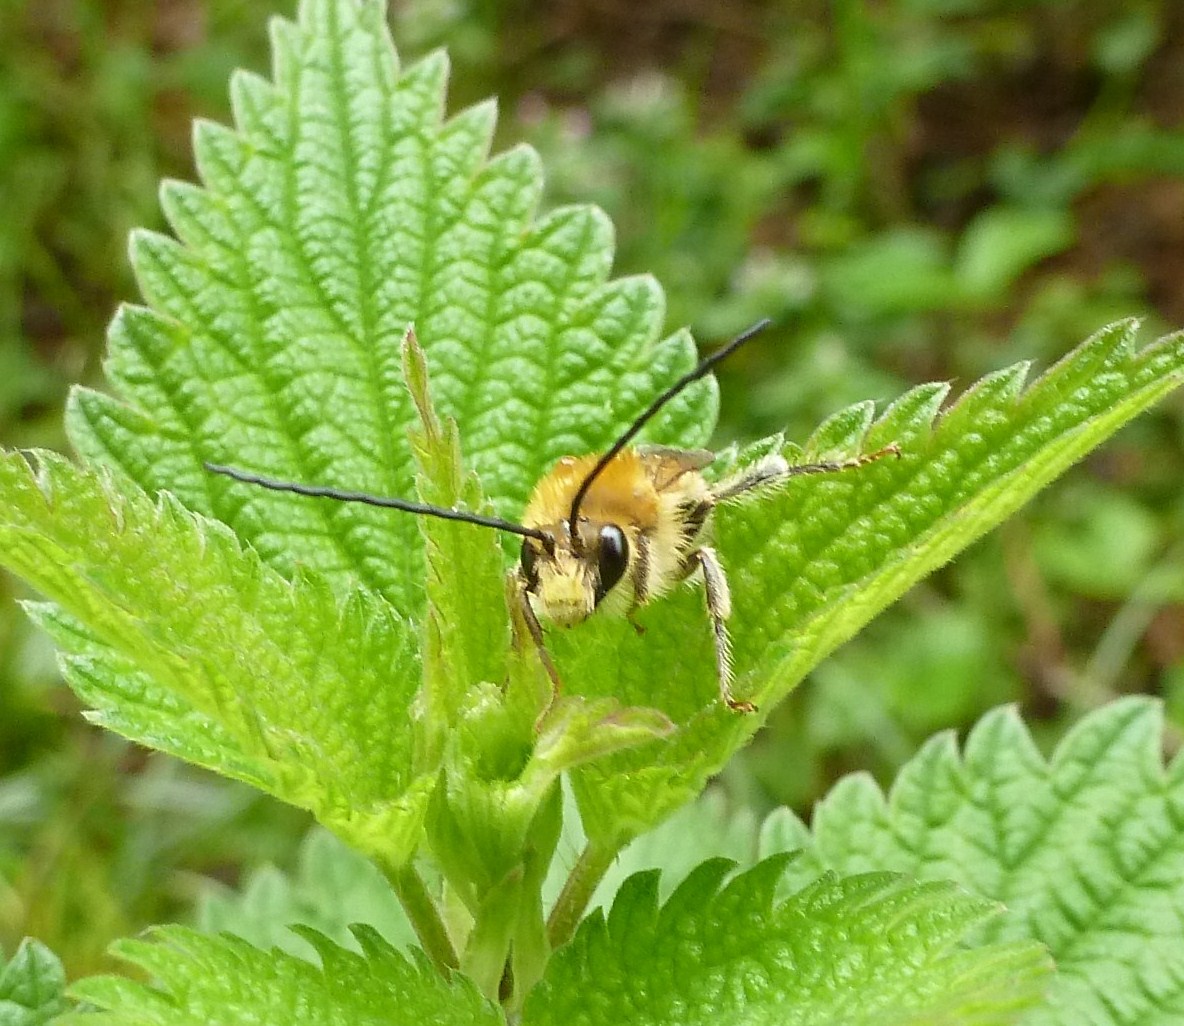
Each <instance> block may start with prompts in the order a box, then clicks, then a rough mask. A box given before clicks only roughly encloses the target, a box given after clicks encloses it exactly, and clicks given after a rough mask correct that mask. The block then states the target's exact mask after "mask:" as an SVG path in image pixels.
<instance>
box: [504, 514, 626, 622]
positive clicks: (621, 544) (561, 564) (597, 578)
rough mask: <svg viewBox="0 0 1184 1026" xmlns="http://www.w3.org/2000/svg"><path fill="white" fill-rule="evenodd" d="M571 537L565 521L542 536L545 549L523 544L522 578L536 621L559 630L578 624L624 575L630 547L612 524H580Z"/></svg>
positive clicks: (528, 542) (534, 543)
mask: <svg viewBox="0 0 1184 1026" xmlns="http://www.w3.org/2000/svg"><path fill="white" fill-rule="evenodd" d="M579 527H580V531H579V536H578V538H576V539H573V538H572V536H571V533H570V531H569V530H568V522H567V521H566V520H564V521H561V522H560V523H558V524H556V525H555V528H554V529H553V530H548V531H546V532H545V533H546V534H547V535H548V537H549V538H551V539H552V543H551V544H550V545H540V544H539V543H538V542H537V541H536V540H535V539H533V538H524V539H523V540H522V557H521V566H522V576H523V578H524V579H525V581H526V592H527V594H528V595H530V596H531V600H532V602H533V604H534V606H535V610H536V612H537V613H538V614H539V616H540V617H543V618H546V619H548V620H551V621H552V622H554V623H557V624H559V625H560V626H563V627H571V626H574V625H575V624H577V623H581V622H582V621H584V620H586V619H587V618H588V617H589V616H591V615H592V611H593V610H594V609H596V607H597V606H599V605H600V603H601V602H602V601H603V600H604V598H605V597H606V596H607V595H608V594H609V593H610V592H611V591H612V590H613V588H615V587H616V585H617V584H619V583H620V581H621V580H622V579H623V578H624V577H625V575H626V573H627V571H628V570H629V566H630V564H631V563H632V560H633V547H632V546H631V545H630V543H629V539H628V537H627V536H626V534H625V531H624V530H623V529H622V528H621V527H619V526H618V525H616V524H593V523H589V522H588V521H587V520H582V521H581V522H580V525H579Z"/></svg>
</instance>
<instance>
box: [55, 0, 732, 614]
mask: <svg viewBox="0 0 1184 1026" xmlns="http://www.w3.org/2000/svg"><path fill="white" fill-rule="evenodd" d="M272 40H273V48H274V53H275V58H274V65H275V66H274V76H273V81H265V80H263V79H261V78H258V77H256V76H253V75H250V74H246V73H241V72H240V73H238V74H236V76H235V77H234V79H233V82H232V99H233V107H234V116H235V122H236V127H235V129H234V130H231V129H227V128H223V127H220V126H216V125H211V124H205V123H203V124H200V125H199V126H198V129H197V132H196V135H195V147H196V157H197V164H198V169H199V172H200V175H201V178H202V182H203V186H204V187H202V188H197V187H194V186H190V185H183V184H179V183H175V182H174V183H167V184H166V185H165V187H164V189H163V191H162V202H163V204H164V208H165V213H166V215H167V217H168V219H169V222H170V224H171V225H172V227H173V229H174V231H175V232H176V233H177V236H178V238H179V240H180V241H174V240H172V239H169V238H166V237H163V236H160V235H156V234H152V233H147V232H141V233H138V234H136V235H135V236H134V238H133V242H132V247H131V255H132V261H133V264H134V267H135V270H136V274H137V276H138V280H139V283H140V287H141V289H142V291H143V294H144V296H145V298H146V300H147V302H148V304H149V307H148V308H141V307H126V308H124V309H123V310H122V311H121V312H120V313H119V315H118V316H117V318H116V319H115V321H114V323H113V324H112V326H111V331H110V336H109V340H108V342H109V354H108V359H107V362H106V371H107V375H108V378H109V379H110V382H111V386H112V388H113V389H114V391H115V393H116V396H117V397H112V396H107V395H103V394H101V393H97V392H93V391H89V390H86V389H80V390H78V391H76V392H75V394H74V396H73V398H72V401H71V405H70V409H69V413H68V427H69V433H70V438H71V440H72V442H73V443H74V445H75V446H76V447H77V448H78V450H79V451H80V452H81V453H83V454H84V455H85V456H87V457H89V458H91V459H93V460H96V461H99V462H102V463H104V464H107V465H110V466H114V467H118V468H119V469H120V470H121V471H122V472H123V473H125V474H127V475H128V476H130V477H131V478H132V479H133V480H135V481H136V482H137V483H139V484H140V485H141V486H142V487H143V488H144V489H145V490H146V491H148V492H155V491H156V490H158V489H169V490H170V491H172V492H173V493H174V494H175V495H177V496H178V497H179V498H180V499H181V501H182V502H183V503H184V504H185V505H186V506H188V507H189V508H191V509H195V510H198V511H201V512H204V513H209V514H212V515H214V516H217V517H218V518H220V519H222V520H224V521H225V522H226V523H228V524H230V525H231V526H232V527H233V528H234V529H235V532H236V533H237V534H238V535H239V536H240V537H241V538H243V539H244V540H245V541H248V542H249V543H250V544H251V545H253V546H254V547H255V548H256V550H257V551H258V552H259V553H260V554H261V556H262V557H263V559H264V560H265V561H266V562H268V563H269V564H271V565H273V566H276V567H278V568H280V569H281V570H283V571H285V572H291V571H292V570H294V569H295V568H297V567H303V568H312V569H315V570H317V571H319V572H321V573H323V574H325V575H326V576H327V577H329V578H330V579H331V580H332V581H334V582H335V584H336V585H338V586H340V587H344V586H348V585H350V584H352V583H355V582H360V583H362V584H365V585H367V586H369V587H371V588H373V589H375V590H376V591H378V592H380V593H381V594H383V595H384V596H385V597H386V598H388V599H389V600H390V601H391V602H392V603H393V604H394V605H395V606H396V608H398V609H400V610H401V611H404V612H406V613H409V614H414V615H418V613H419V612H420V610H421V609H422V606H423V579H424V558H423V543H422V540H421V538H420V535H419V528H418V527H417V525H416V523H415V521H414V518H413V517H411V516H408V515H406V514H400V513H392V512H390V511H386V510H376V509H371V508H368V507H365V506H358V505H346V504H342V503H332V502H319V501H310V500H300V499H293V497H292V496H283V495H276V494H273V493H267V492H263V491H261V490H259V489H252V488H250V487H245V486H242V485H238V484H233V483H230V482H228V481H226V480H224V479H221V478H212V477H211V475H210V474H208V473H206V472H205V471H204V470H203V468H202V461H203V460H210V461H212V462H216V463H223V464H237V465H239V466H247V467H249V468H250V469H252V470H255V471H257V472H261V473H265V474H269V475H271V476H273V477H281V478H288V479H296V480H301V481H306V482H313V483H318V484H324V485H336V486H339V487H345V488H350V489H358V490H365V491H369V492H377V493H379V494H384V495H393V496H404V497H407V496H413V495H414V492H415V480H414V477H415V468H414V463H413V459H412V452H411V448H410V446H409V445H408V443H407V438H406V430H407V428H408V427H409V426H410V425H411V424H412V423H413V422H414V414H413V410H412V404H411V402H410V400H409V397H408V394H407V389H406V388H405V386H404V382H403V377H402V373H401V368H400V353H399V343H400V341H401V340H402V338H403V336H404V333H405V331H406V330H407V328H408V326H409V325H412V324H413V325H414V327H415V330H416V333H417V335H418V338H419V342H420V344H421V345H422V346H423V349H424V351H425V353H426V356H427V362H428V365H429V369H430V372H431V378H432V388H433V392H434V397H435V401H436V405H437V407H438V408H439V409H440V410H441V412H442V413H443V414H444V415H446V416H449V417H451V418H453V419H454V420H455V421H456V423H457V425H458V428H459V437H460V439H461V440H462V444H463V447H464V454H465V458H466V461H467V465H468V468H469V469H470V470H472V471H475V472H476V473H477V474H478V476H479V477H480V480H481V482H482V485H483V487H484V490H485V493H486V494H487V495H489V496H490V497H491V499H492V502H493V504H494V506H495V508H496V510H497V512H498V514H499V515H501V516H504V517H510V518H513V517H516V516H517V515H519V514H520V513H521V511H522V508H523V505H524V503H525V499H526V496H527V494H528V492H529V491H530V489H531V487H532V486H533V484H534V482H535V481H536V480H537V478H538V477H539V475H540V474H541V473H542V471H543V470H544V468H546V467H547V466H549V465H550V464H551V463H553V462H554V461H555V460H556V459H557V458H558V457H560V456H563V455H565V454H568V453H573V452H576V453H580V452H589V451H593V450H595V449H600V448H604V447H605V446H607V445H608V444H609V443H610V442H611V440H612V438H613V436H614V432H615V431H616V430H617V429H618V427H619V425H620V424H621V423H622V422H623V421H627V420H628V419H629V418H631V417H632V416H633V415H634V414H635V413H636V411H637V410H638V409H640V408H641V407H642V406H644V405H645V402H646V401H647V400H648V399H649V397H650V396H651V395H653V394H654V393H655V392H656V391H658V390H659V389H660V388H661V387H662V386H664V385H665V384H667V383H669V382H670V381H671V380H673V379H674V378H675V377H677V375H678V374H680V373H682V372H683V371H685V370H687V369H688V368H689V367H690V366H691V365H692V364H693V362H694V359H695V349H694V346H693V345H692V343H691V340H690V338H689V336H688V335H687V334H686V333H685V332H679V333H677V334H675V335H674V336H673V337H671V338H669V339H666V340H665V341H662V342H659V341H658V337H659V333H660V331H661V329H662V321H663V310H664V300H663V296H662V292H661V290H660V288H659V287H658V285H657V284H656V283H655V282H654V281H653V280H652V279H650V278H648V277H640V278H628V279H622V280H615V281H610V280H609V278H608V275H609V268H610V265H611V261H612V249H613V242H612V227H611V224H610V223H609V221H608V219H607V218H606V216H605V215H604V214H603V213H602V212H600V211H599V210H597V209H595V208H592V207H587V206H578V207H566V208H563V209H559V210H554V211H552V212H550V213H548V214H546V215H545V216H543V217H541V218H537V219H536V218H535V208H536V205H537V203H538V200H539V196H540V193H541V189H542V173H541V169H540V166H539V161H538V157H537V155H536V154H535V153H534V151H532V150H530V149H529V148H527V147H523V146H519V147H515V148H513V149H511V150H509V151H508V152H506V153H502V154H499V155H497V156H496V157H492V158H491V157H490V156H489V145H490V139H491V136H492V133H493V129H494V107H493V105H492V104H491V103H485V104H480V105H478V106H475V107H472V108H469V109H467V110H464V111H462V112H460V113H459V114H457V115H455V116H453V117H451V118H447V119H446V118H445V117H444V102H445V87H446V84H447V78H448V64H447V61H446V59H445V57H444V55H443V54H434V55H432V56H430V57H427V58H426V59H424V60H422V61H420V62H418V63H416V64H413V65H411V66H410V67H408V68H406V69H401V68H400V67H399V63H398V58H397V55H396V53H395V50H394V47H393V45H392V42H391V40H390V38H389V36H388V33H387V28H386V24H385V11H384V5H382V4H380V3H373V2H370V3H354V2H341V0H306V2H304V3H302V4H301V7H300V14H299V23H298V24H295V25H294V24H291V23H288V22H285V21H275V22H273V33H272ZM715 407H716V391H715V385H714V383H713V382H705V383H702V384H701V385H700V386H699V387H696V388H695V389H693V390H691V391H690V392H689V393H688V394H686V395H685V396H683V397H682V398H681V399H680V400H679V401H678V402H676V403H674V404H672V406H671V407H670V408H668V411H667V412H666V413H665V414H664V415H663V416H662V417H661V418H660V419H659V421H658V422H656V423H655V424H654V425H653V426H652V429H651V430H650V432H649V435H650V437H651V438H653V439H655V440H663V441H667V442H680V443H684V444H692V445H698V444H702V443H703V442H704V441H705V440H706V437H707V435H708V433H709V432H710V430H711V426H712V424H713V422H714V416H715Z"/></svg>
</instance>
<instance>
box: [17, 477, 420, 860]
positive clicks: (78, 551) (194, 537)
mask: <svg viewBox="0 0 1184 1026" xmlns="http://www.w3.org/2000/svg"><path fill="white" fill-rule="evenodd" d="M40 462H41V468H40V473H39V475H38V476H37V477H34V475H33V473H32V472H31V470H30V467H29V465H28V464H27V463H26V462H25V460H24V459H23V458H22V457H21V456H19V455H16V454H0V494H2V495H3V496H4V501H3V502H2V503H0V566H6V567H8V568H9V569H11V570H13V571H15V572H16V573H18V574H20V575H21V576H22V577H24V578H25V579H26V580H27V581H29V582H30V583H31V584H32V585H33V586H34V587H36V588H37V589H38V590H39V591H41V592H42V593H43V594H45V595H46V596H47V597H49V598H50V599H52V600H53V601H54V602H55V603H57V606H58V607H60V608H57V609H50V608H44V607H41V608H40V610H39V612H40V616H39V619H40V620H41V622H42V623H43V624H44V625H45V626H46V627H47V628H48V629H49V631H50V633H51V634H52V635H53V636H54V638H55V640H56V641H57V642H58V643H59V645H60V646H61V647H62V648H64V649H65V650H66V651H68V652H70V653H72V654H71V655H70V656H69V657H67V659H66V662H65V667H66V673H67V676H68V677H69V679H70V681H71V683H72V684H73V686H74V687H75V688H76V689H77V690H78V692H79V694H80V695H81V696H82V697H83V698H84V700H85V701H87V702H88V704H90V705H91V706H92V708H93V709H94V710H95V711H94V713H93V714H92V715H93V718H94V719H96V720H97V721H98V722H100V723H103V724H104V725H106V726H109V727H110V728H111V729H113V730H116V731H118V732H119V733H122V734H124V735H126V736H128V737H131V738H133V739H134V740H137V741H140V742H142V743H144V744H148V745H151V746H153V747H156V748H161V749H163V750H165V751H169V752H172V753H174V754H177V755H180V756H181V757H183V758H186V759H189V760H190V761H193V762H196V763H198V764H200V765H204V766H208V767H209V768H211V769H215V770H218V771H219V772H221V773H224V774H226V775H228V776H233V777H238V778H240V779H244V780H247V781H248V782H250V783H252V784H254V785H255V786H257V787H261V788H263V789H264V790H267V791H270V792H271V793H272V794H275V795H276V796H278V797H280V798H282V799H284V800H285V801H289V802H292V803H293V804H295V805H300V806H303V807H305V808H308V809H311V810H312V811H313V812H314V813H315V814H316V815H317V817H318V818H319V819H320V820H321V821H322V822H323V823H325V824H326V825H328V826H330V827H332V828H333V829H334V830H336V831H337V832H338V833H340V834H341V835H342V836H345V837H348V838H349V839H350V840H351V841H352V842H353V843H355V844H356V845H358V847H360V848H362V849H363V850H364V851H367V852H370V853H372V854H374V855H376V856H379V857H381V858H383V859H385V860H391V861H393V862H400V861H402V860H404V859H406V858H407V857H408V856H409V855H410V853H411V850H412V849H413V847H414V845H415V844H416V843H417V841H418V837H419V831H420V828H421V824H422V819H423V815H424V811H425V808H426V800H427V794H428V791H429V790H430V784H431V781H432V774H430V773H429V774H426V775H425V776H424V777H422V778H417V777H415V776H413V775H412V772H411V746H412V738H411V725H410V723H409V720H408V712H409V708H410V704H411V699H412V696H413V695H414V693H415V689H416V688H417V687H418V684H419V662H418V657H417V653H416V648H415V643H414V637H413V634H412V632H411V631H410V629H409V628H408V626H407V624H406V623H405V622H404V621H403V620H402V619H400V618H399V617H398V615H396V614H395V613H394V612H393V611H392V610H391V609H390V607H389V606H388V605H387V604H386V603H385V602H384V601H383V600H381V599H379V598H378V597H377V596H373V595H369V594H367V593H365V592H362V591H357V592H354V593H352V594H351V595H350V596H349V597H348V598H346V599H342V600H337V599H335V598H334V596H333V594H332V592H331V591H330V589H329V587H328V585H327V584H326V583H325V582H324V581H323V580H322V579H320V578H318V577H316V576H314V575H312V574H303V575H301V576H299V577H298V578H297V579H296V580H295V581H294V582H289V581H287V580H285V579H284V578H283V577H281V576H280V575H279V574H278V573H277V572H276V571H274V570H272V569H270V568H269V567H267V566H265V565H264V564H263V563H262V562H261V561H260V560H259V559H258V557H257V556H255V554H254V553H253V552H251V551H250V550H244V549H243V548H242V547H241V545H240V543H239V542H238V541H237V539H236V538H235V537H234V536H233V534H231V532H230V531H229V530H228V529H227V528H225V527H224V526H223V525H221V524H218V523H215V522H212V521H207V520H205V519H204V518H201V517H198V516H195V515H194V514H191V513H189V512H187V511H185V510H183V509H181V508H180V507H179V506H178V505H177V504H176V502H175V501H173V500H172V499H171V498H170V497H169V496H167V495H166V496H163V497H162V498H161V500H160V501H159V502H158V503H156V504H154V503H153V502H152V501H151V500H149V499H148V498H147V497H146V496H144V495H142V494H139V493H137V492H135V491H134V490H130V491H129V490H128V489H127V488H126V486H123V487H120V488H119V489H117V488H116V487H115V485H114V484H113V483H112V482H111V481H110V480H109V479H108V478H107V476H106V475H99V474H95V473H93V472H87V471H83V470H80V469H78V468H76V467H74V466H72V465H71V464H69V463H67V462H65V461H64V460H62V459H61V458H60V457H56V456H52V455H48V454H46V455H42V456H41V457H40Z"/></svg>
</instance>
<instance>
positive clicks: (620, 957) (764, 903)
mask: <svg viewBox="0 0 1184 1026" xmlns="http://www.w3.org/2000/svg"><path fill="white" fill-rule="evenodd" d="M785 863H786V859H785V858H784V857H774V858H771V859H767V860H766V861H764V862H762V863H761V864H759V865H758V866H756V867H755V868H754V869H751V870H749V871H748V872H746V873H743V874H741V875H739V876H737V877H735V878H734V879H733V880H731V881H730V882H729V883H728V884H727V885H726V886H722V888H721V885H722V884H723V879H724V876H725V875H726V874H727V872H728V869H729V868H730V866H731V863H730V862H728V861H727V860H725V859H714V860H712V861H709V862H706V863H704V864H703V865H701V866H700V867H698V868H697V869H696V870H695V871H694V872H693V873H691V875H690V876H689V877H688V878H687V879H686V880H685V881H684V882H683V883H682V884H681V885H680V886H679V887H678V889H677V890H676V891H675V892H674V894H673V895H672V896H671V897H670V899H669V900H668V901H667V902H666V903H665V904H664V905H661V906H659V904H658V874H657V873H656V872H646V873H639V874H637V875H636V876H633V877H631V878H630V879H629V880H628V881H627V882H626V884H625V885H624V886H623V887H622V888H621V891H620V892H619V893H618V895H617V897H616V900H615V901H614V902H613V906H612V910H611V911H610V912H609V913H608V915H607V917H606V916H605V915H604V914H603V913H602V912H599V911H597V912H594V913H593V914H592V915H591V916H589V917H588V919H586V920H585V922H584V924H583V925H582V926H581V927H580V930H579V932H578V933H577V934H576V936H575V938H574V940H573V941H572V943H571V944H570V945H568V946H567V947H566V948H564V949H562V950H560V951H559V952H557V953H556V955H555V957H554V958H553V959H552V961H551V964H550V966H549V967H548V969H547V973H546V975H545V977H544V978H543V982H542V983H541V984H540V985H539V986H538V987H537V988H536V989H535V990H534V991H533V992H532V993H531V995H530V996H529V997H528V998H527V1001H526V1007H525V1012H524V1015H523V1023H524V1024H526V1026H547V1024H551V1023H555V1024H560V1023H562V1024H570V1023H572V1022H580V1023H591V1022H595V1023H618V1022H628V1023H631V1024H636V1026H644V1024H647V1023H653V1024H666V1023H688V1022H712V1023H720V1024H733V1023H734V1024H743V1023H754V1024H755V1023H769V1022H777V1023H785V1024H794V1023H801V1024H803V1026H828V1024H833V1026H871V1024H877V1026H880V1024H883V1026H890V1024H901V1026H903V1024H906V1023H907V1024H910V1026H911V1024H917V1023H926V1024H930V1026H936V1024H942V1023H948V1024H951V1026H952V1024H955V1023H958V1024H973V1023H979V1024H987V1023H992V1024H1002V1023H1009V1022H1015V1021H1017V1019H1018V1018H1019V1015H1020V1013H1022V1012H1023V1010H1024V1009H1026V1008H1030V1007H1032V1006H1033V1005H1034V1004H1035V1003H1036V1002H1037V1001H1039V1000H1040V996H1041V993H1042V991H1043V989H1044V987H1045V986H1046V984H1047V977H1048V974H1049V971H1050V968H1051V967H1050V964H1049V960H1048V958H1047V956H1046V955H1045V953H1044V952H1043V950H1042V949H1041V948H1040V946H1039V945H1036V944H1032V943H1026V942H1020V943H995V944H990V945H987V946H984V947H981V948H978V949H964V948H961V947H959V946H958V942H959V940H960V939H961V937H962V936H963V935H964V934H965V933H966V932H967V931H968V930H970V929H972V928H974V927H979V928H981V924H983V923H984V922H985V921H986V920H988V919H990V917H991V916H992V915H994V914H995V913H996V912H997V911H998V909H997V907H996V906H994V905H992V903H990V902H986V901H983V900H982V899H979V898H974V897H971V896H970V895H968V894H966V893H965V892H963V891H960V890H958V889H956V888H954V887H953V886H952V885H947V884H923V885H917V884H912V883H907V882H904V881H902V880H900V879H899V878H897V877H895V876H893V875H891V874H887V873H877V874H868V875H864V876H856V877H849V878H847V879H842V880H840V879H838V878H836V877H834V876H833V875H829V876H827V877H824V878H822V879H819V880H816V881H814V882H813V883H811V884H810V885H808V886H807V887H806V888H804V889H803V890H801V891H799V892H798V893H797V894H795V895H793V896H792V897H791V898H789V899H787V900H784V901H777V900H775V898H774V893H775V891H776V888H777V884H778V881H779V880H780V879H781V876H782V874H783V872H784V869H785Z"/></svg>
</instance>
